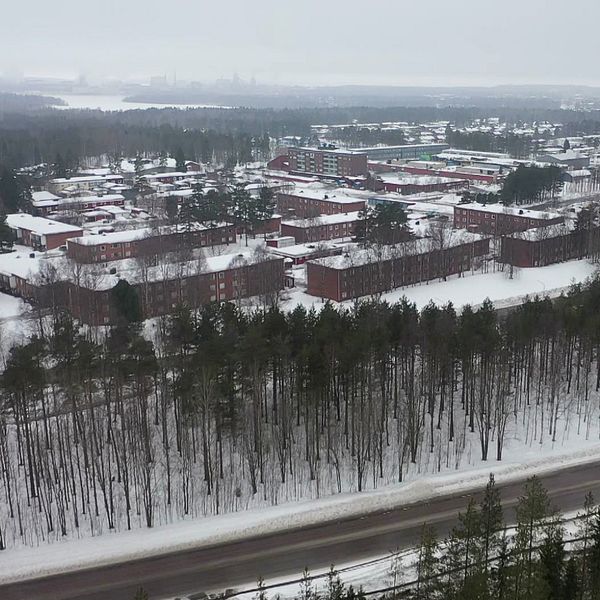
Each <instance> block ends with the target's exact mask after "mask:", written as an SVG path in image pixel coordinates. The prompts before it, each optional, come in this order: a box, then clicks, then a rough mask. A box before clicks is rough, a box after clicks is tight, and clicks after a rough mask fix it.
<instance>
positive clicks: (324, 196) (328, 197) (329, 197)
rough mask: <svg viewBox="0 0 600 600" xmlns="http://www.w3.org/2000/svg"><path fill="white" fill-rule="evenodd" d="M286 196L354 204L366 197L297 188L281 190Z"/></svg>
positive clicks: (363, 200)
mask: <svg viewBox="0 0 600 600" xmlns="http://www.w3.org/2000/svg"><path fill="white" fill-rule="evenodd" d="M283 193H284V194H285V195H286V196H297V197H298V198H306V199H307V200H318V201H320V202H335V203H338V204H354V203H356V202H365V203H366V201H367V200H366V198H352V197H350V196H345V195H339V196H338V195H336V194H335V193H333V192H329V193H327V192H323V193H317V192H314V191H313V192H309V193H305V192H304V190H298V191H293V192H289V193H288V192H283Z"/></svg>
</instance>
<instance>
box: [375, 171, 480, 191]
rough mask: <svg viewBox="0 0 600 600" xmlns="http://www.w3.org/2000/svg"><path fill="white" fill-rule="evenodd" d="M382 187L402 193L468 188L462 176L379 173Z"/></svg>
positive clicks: (466, 181) (467, 183)
mask: <svg viewBox="0 0 600 600" xmlns="http://www.w3.org/2000/svg"><path fill="white" fill-rule="evenodd" d="M380 180H381V183H382V185H383V189H384V190H385V191H386V192H395V193H398V194H402V195H410V194H423V193H428V192H450V191H452V190H464V189H468V187H469V181H468V180H467V179H464V178H451V177H439V176H437V175H406V174H394V175H381V177H380Z"/></svg>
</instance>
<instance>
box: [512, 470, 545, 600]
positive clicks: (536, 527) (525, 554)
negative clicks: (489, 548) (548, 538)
mask: <svg viewBox="0 0 600 600" xmlns="http://www.w3.org/2000/svg"><path fill="white" fill-rule="evenodd" d="M549 513H550V502H549V500H548V493H547V492H546V490H545V489H544V486H543V485H542V483H541V482H540V480H539V479H538V478H537V477H535V476H534V477H532V478H531V479H529V480H528V481H527V483H526V484H525V493H524V495H523V496H522V497H521V498H519V503H518V505H517V535H516V543H515V553H516V555H517V581H516V585H517V590H516V591H517V594H520V595H521V596H522V597H523V598H531V597H532V593H533V590H534V566H535V564H534V563H535V560H534V553H535V547H536V544H537V541H538V540H539V538H540V536H541V526H542V525H543V524H544V523H545V520H546V519H547V517H548V516H549Z"/></svg>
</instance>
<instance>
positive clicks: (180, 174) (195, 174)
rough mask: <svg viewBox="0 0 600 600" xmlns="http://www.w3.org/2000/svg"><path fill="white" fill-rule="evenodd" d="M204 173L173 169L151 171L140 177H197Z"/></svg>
mask: <svg viewBox="0 0 600 600" xmlns="http://www.w3.org/2000/svg"><path fill="white" fill-rule="evenodd" d="M201 175H204V173H202V172H200V171H173V172H170V173H151V174H149V175H142V179H163V178H165V177H191V178H193V177H199V176H201Z"/></svg>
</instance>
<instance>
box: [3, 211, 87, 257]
mask: <svg viewBox="0 0 600 600" xmlns="http://www.w3.org/2000/svg"><path fill="white" fill-rule="evenodd" d="M6 224H7V225H8V226H9V227H10V228H11V229H12V230H13V231H14V233H15V238H16V241H17V243H18V244H23V245H24V246H31V247H32V248H34V249H35V250H42V251H43V250H54V249H55V248H59V247H60V246H64V245H65V244H66V243H67V240H68V239H69V238H72V237H77V236H80V235H83V230H82V229H81V227H75V226H74V225H68V224H67V223H61V222H60V221H53V220H52V219H45V218H44V217H34V216H33V215H29V214H27V213H14V214H12V215H7V216H6Z"/></svg>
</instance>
